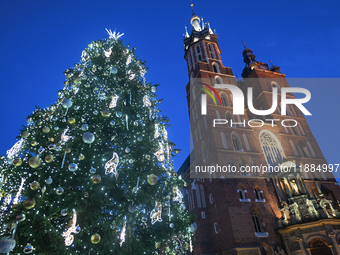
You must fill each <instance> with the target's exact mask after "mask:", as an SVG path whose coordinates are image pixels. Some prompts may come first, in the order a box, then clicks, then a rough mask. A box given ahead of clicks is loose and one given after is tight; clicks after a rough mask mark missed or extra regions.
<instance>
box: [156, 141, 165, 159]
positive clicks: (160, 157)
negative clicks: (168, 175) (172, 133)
mask: <svg viewBox="0 0 340 255" xmlns="http://www.w3.org/2000/svg"><path fill="white" fill-rule="evenodd" d="M163 153H164V149H163V145H162V144H161V143H159V150H158V151H157V152H155V153H154V155H155V156H156V157H157V159H158V161H164V159H165V158H164V154H163Z"/></svg>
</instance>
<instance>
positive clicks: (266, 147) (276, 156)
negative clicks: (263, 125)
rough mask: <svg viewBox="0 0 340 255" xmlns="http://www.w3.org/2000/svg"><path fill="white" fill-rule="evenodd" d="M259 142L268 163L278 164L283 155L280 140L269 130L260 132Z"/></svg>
mask: <svg viewBox="0 0 340 255" xmlns="http://www.w3.org/2000/svg"><path fill="white" fill-rule="evenodd" d="M260 144H261V147H262V150H263V153H264V155H265V157H266V160H267V163H268V165H271V166H278V165H279V164H280V163H281V162H282V159H283V157H284V153H283V150H282V147H281V144H280V142H279V141H278V140H277V139H276V137H275V136H274V135H273V134H272V133H270V132H269V131H263V132H261V133H260Z"/></svg>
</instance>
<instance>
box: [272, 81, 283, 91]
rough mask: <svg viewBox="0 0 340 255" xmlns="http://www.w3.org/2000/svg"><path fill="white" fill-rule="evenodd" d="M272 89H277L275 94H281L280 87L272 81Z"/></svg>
mask: <svg viewBox="0 0 340 255" xmlns="http://www.w3.org/2000/svg"><path fill="white" fill-rule="evenodd" d="M272 87H273V88H277V94H281V89H280V86H279V84H277V83H276V82H275V81H272Z"/></svg>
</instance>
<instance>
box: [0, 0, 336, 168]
mask: <svg viewBox="0 0 340 255" xmlns="http://www.w3.org/2000/svg"><path fill="white" fill-rule="evenodd" d="M194 4H195V12H196V14H197V15H198V16H200V17H201V16H202V17H203V18H204V21H205V22H208V21H209V22H210V24H211V28H212V29H216V32H217V34H218V37H219V43H220V48H221V50H222V59H223V63H224V65H225V66H228V67H231V68H232V69H233V71H234V73H236V74H237V75H238V76H240V74H241V73H242V69H243V67H244V63H243V58H242V50H243V45H242V43H241V40H243V41H244V42H245V43H246V46H247V47H249V48H251V49H253V51H254V54H255V55H256V59H257V60H259V61H263V62H267V63H269V61H270V60H272V61H273V63H274V64H275V65H278V66H280V67H281V71H282V72H283V73H285V74H286V75H287V77H288V78H314V77H318V78H330V77H332V78H334V77H339V76H340V75H339V72H340V71H339V61H340V58H339V56H340V54H339V52H340V26H339V24H340V18H339V14H338V11H339V10H340V2H339V1H335V0H333V1H329V0H325V1H316V0H311V1H305V0H294V1H292V0H288V1H273V0H270V1H269V0H262V1H249V0H242V1H239V0H237V1H236V0H229V1H225V0H214V1H203V0H194ZM191 15H192V13H191V8H190V1H189V0H185V1H184V0H171V1H164V0H161V1H150V0H145V1H135V0H127V1H104V0H96V1H94V0H67V1H66V0H58V1H41V0H30V1H23V0H11V1H9V0H8V1H7V0H2V1H1V3H0V24H1V26H0V34H1V40H0V60H1V61H0V77H1V79H0V85H1V90H0V102H1V109H0V120H1V125H0V134H1V137H0V154H1V155H4V154H5V153H6V150H8V149H9V148H11V147H12V145H13V144H14V143H15V142H16V138H15V137H16V136H17V135H18V134H19V131H18V129H19V128H20V127H21V125H22V124H25V119H26V116H27V115H29V114H30V113H31V112H32V111H33V110H34V109H35V107H34V106H35V105H37V106H40V107H47V106H49V105H50V104H52V103H54V102H55V100H56V99H57V91H58V90H59V89H61V88H62V87H63V82H64V80H65V77H64V75H63V72H64V70H66V69H68V68H70V67H72V66H73V65H74V63H77V62H78V61H79V60H80V56H81V52H82V50H83V49H84V48H85V47H86V46H87V44H88V43H90V42H91V41H92V40H99V39H103V38H105V37H107V34H106V31H105V28H108V29H112V30H116V31H117V32H122V33H125V35H124V36H123V37H122V39H123V41H124V42H125V43H126V44H129V45H130V46H131V47H134V46H135V47H137V50H136V53H137V55H138V57H139V58H141V59H142V60H146V61H147V64H146V65H147V66H148V67H149V73H148V74H147V79H148V81H150V82H153V83H159V84H161V86H160V87H159V90H158V96H159V97H160V98H163V99H164V101H163V103H162V104H161V110H162V113H163V114H164V115H166V116H168V117H169V118H170V123H171V124H172V127H171V128H170V130H169V138H170V139H171V140H172V141H173V142H175V143H176V144H177V147H178V148H181V149H182V152H181V153H180V154H179V156H178V157H176V159H175V167H176V169H178V168H179V167H180V166H181V164H182V162H183V161H184V160H185V158H186V157H187V155H188V154H189V151H190V144H189V116H188V110H187V102H186V92H185V86H186V84H187V82H188V76H187V68H186V63H185V60H184V58H183V55H184V47H183V33H184V31H185V30H184V26H185V25H187V26H188V28H189V30H190V31H191V27H190V18H191ZM339 86H340V84H335V83H333V85H327V86H325V85H324V84H323V83H322V82H321V84H318V83H312V84H311V85H310V87H305V88H307V89H309V90H310V91H311V93H312V99H311V101H310V102H309V103H308V104H306V107H307V109H308V110H309V111H310V112H311V113H312V114H313V116H310V117H307V120H308V122H309V125H310V127H311V129H312V132H313V134H314V136H315V137H316V139H317V141H318V143H319V145H320V147H321V149H322V151H323V153H324V156H325V157H326V159H327V160H328V162H329V163H332V164H339V163H340V158H339V156H338V147H339V141H340V139H339V135H338V132H339V123H340V121H339V117H338V116H339V113H338V111H339V108H340V107H339V106H340V103H339V98H338V97H339V96H338V95H339V92H340V88H339Z"/></svg>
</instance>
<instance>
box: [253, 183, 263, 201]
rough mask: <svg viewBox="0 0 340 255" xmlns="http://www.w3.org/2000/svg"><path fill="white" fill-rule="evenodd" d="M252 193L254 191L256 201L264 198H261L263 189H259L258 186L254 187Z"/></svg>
mask: <svg viewBox="0 0 340 255" xmlns="http://www.w3.org/2000/svg"><path fill="white" fill-rule="evenodd" d="M254 193H255V196H256V200H255V201H256V202H263V201H264V199H263V191H262V190H261V189H260V188H258V187H257V188H255V189H254Z"/></svg>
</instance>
